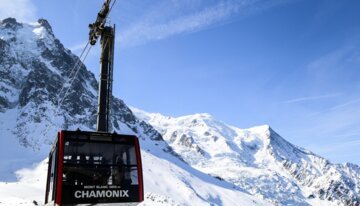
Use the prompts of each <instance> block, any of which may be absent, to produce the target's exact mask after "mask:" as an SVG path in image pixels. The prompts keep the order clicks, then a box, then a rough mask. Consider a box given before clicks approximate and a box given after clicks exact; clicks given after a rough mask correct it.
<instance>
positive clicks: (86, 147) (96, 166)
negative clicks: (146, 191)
mask: <svg viewBox="0 0 360 206" xmlns="http://www.w3.org/2000/svg"><path fill="white" fill-rule="evenodd" d="M64 145H65V146H64V159H63V178H62V180H63V181H62V182H63V187H64V189H63V195H62V196H63V203H73V202H77V203H82V202H83V203H88V202H99V203H108V202H119V199H122V200H123V201H124V202H127V201H131V198H133V197H135V198H137V197H138V193H139V182H138V171H137V161H136V151H135V146H134V145H132V144H120V143H117V142H91V141H84V140H70V141H65V143H64ZM115 199H116V201H115Z"/></svg>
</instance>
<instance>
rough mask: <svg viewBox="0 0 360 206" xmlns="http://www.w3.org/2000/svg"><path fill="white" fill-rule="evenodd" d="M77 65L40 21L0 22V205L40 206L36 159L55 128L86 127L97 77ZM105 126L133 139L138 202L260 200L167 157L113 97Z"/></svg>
mask: <svg viewBox="0 0 360 206" xmlns="http://www.w3.org/2000/svg"><path fill="white" fill-rule="evenodd" d="M77 62H78V57H76V56H75V55H73V54H72V53H71V51H70V50H68V49H66V48H64V47H63V45H62V44H61V43H60V41H59V40H58V39H56V37H55V36H54V34H53V33H52V29H51V26H50V24H49V23H48V22H47V21H46V20H44V19H41V20H39V21H38V22H36V23H33V24H22V23H19V22H17V21H16V20H15V19H13V18H8V19H5V20H2V21H0V74H1V75H0V134H1V136H0V147H1V148H0V205H34V204H43V200H44V194H45V191H44V189H45V178H46V167H47V161H46V160H44V159H45V158H46V157H47V155H48V152H49V150H50V145H51V143H52V141H53V138H54V137H55V134H56V133H57V131H58V130H59V129H69V130H74V129H77V128H80V129H82V130H90V131H91V130H94V127H95V123H96V110H97V106H96V105H97V92H96V91H97V81H96V79H95V77H94V75H93V74H92V73H91V72H89V71H88V70H87V69H86V68H85V66H84V65H83V64H82V63H81V62H80V64H79V65H80V66H79V71H78V72H74V70H72V69H73V68H75V65H76V64H77ZM74 73H77V76H74V75H73V74H74ZM72 78H74V81H73V83H72V84H70V83H71V82H72V81H71V79H72ZM67 90H69V93H66V92H65V91H67ZM61 99H64V101H63V102H62V101H59V100H61ZM60 102H62V104H60ZM111 127H112V130H113V131H115V132H117V133H126V134H136V135H137V136H138V137H139V138H140V144H141V147H142V156H143V163H144V166H143V168H144V180H145V192H146V195H145V197H146V201H145V203H143V204H144V205H194V204H196V205H234V204H237V203H241V205H266V203H265V202H263V201H261V200H258V199H257V198H256V197H252V196H251V195H249V194H246V193H244V192H243V191H241V190H239V189H238V188H237V187H235V186H234V185H233V184H231V183H228V182H225V181H221V180H218V179H216V178H214V177H212V176H209V175H207V174H205V173H202V172H200V171H198V170H196V169H194V168H192V167H191V166H189V165H188V164H186V163H185V162H183V161H181V160H180V158H179V157H178V156H174V153H173V151H172V149H171V147H169V145H168V144H167V143H166V142H165V141H163V139H162V136H161V134H160V133H158V132H157V131H156V130H155V129H154V128H153V127H152V126H151V125H149V124H148V123H146V122H144V121H142V120H140V119H139V118H137V117H136V116H134V115H133V113H132V112H131V110H130V109H129V108H128V107H127V106H126V105H125V103H124V102H123V101H121V100H120V99H118V98H116V97H115V98H114V99H113V101H112V119H111ZM39 162H40V163H39ZM36 163H38V164H36ZM34 164H35V165H34ZM21 168H22V169H21Z"/></svg>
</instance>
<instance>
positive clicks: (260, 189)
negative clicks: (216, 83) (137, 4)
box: [132, 108, 360, 205]
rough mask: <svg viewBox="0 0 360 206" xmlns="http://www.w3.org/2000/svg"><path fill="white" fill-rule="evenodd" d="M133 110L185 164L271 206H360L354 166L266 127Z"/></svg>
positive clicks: (203, 116)
mask: <svg viewBox="0 0 360 206" xmlns="http://www.w3.org/2000/svg"><path fill="white" fill-rule="evenodd" d="M132 110H133V112H134V113H135V115H136V116H138V117H139V118H140V119H143V120H144V121H147V122H148V123H150V124H151V125H153V126H154V127H155V128H156V129H157V130H158V131H159V132H160V133H161V134H162V135H163V138H164V140H165V141H167V143H168V144H169V145H170V146H171V147H172V148H173V149H174V151H175V152H176V153H177V154H179V155H180V156H181V157H182V158H183V159H184V160H185V161H186V162H187V163H188V164H189V165H191V166H193V167H194V168H196V169H198V170H200V171H203V172H204V173H207V174H210V175H212V176H215V177H218V178H219V179H224V180H226V181H228V182H231V183H233V184H235V185H236V186H238V187H240V188H242V189H244V190H245V191H246V192H248V193H250V194H253V195H254V196H257V197H260V198H263V199H265V200H267V201H269V202H271V203H273V204H276V205H277V204H278V205H311V204H314V202H316V204H323V205H359V204H360V172H359V171H360V170H359V168H360V167H359V166H358V165H354V164H350V163H347V164H343V165H336V164H331V163H330V162H329V161H328V160H326V159H324V158H322V157H320V156H318V155H316V154H314V153H312V152H310V151H307V150H305V149H303V148H299V147H297V146H295V145H292V144H291V143H289V142H287V141H286V140H285V139H283V138H282V137H281V136H280V135H278V134H277V133H276V132H275V131H273V130H272V129H271V128H270V127H269V126H268V125H263V126H258V127H253V128H249V129H239V128H236V127H234V126H230V125H227V124H225V123H223V122H220V121H218V120H216V119H214V118H213V117H212V116H211V115H209V114H195V115H188V116H183V117H178V118H173V117H167V116H163V115H161V114H158V113H147V112H144V111H141V110H139V109H136V108H132ZM328 201H330V203H329V202H328Z"/></svg>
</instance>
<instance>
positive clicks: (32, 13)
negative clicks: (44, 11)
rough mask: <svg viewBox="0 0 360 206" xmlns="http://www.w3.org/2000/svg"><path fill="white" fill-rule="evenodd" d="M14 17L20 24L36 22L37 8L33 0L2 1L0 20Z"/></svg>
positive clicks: (0, 4)
mask: <svg viewBox="0 0 360 206" xmlns="http://www.w3.org/2000/svg"><path fill="white" fill-rule="evenodd" d="M8 17H14V18H16V19H17V20H18V21H20V22H33V21H34V20H36V8H35V6H34V4H33V3H32V2H31V0H1V1H0V19H5V18H8Z"/></svg>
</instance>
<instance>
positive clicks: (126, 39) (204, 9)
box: [118, 0, 287, 47]
mask: <svg viewBox="0 0 360 206" xmlns="http://www.w3.org/2000/svg"><path fill="white" fill-rule="evenodd" d="M169 2H171V3H169ZM209 2H210V1H200V0H198V1H195V3H192V4H190V3H189V1H183V2H182V1H167V3H162V4H160V5H156V6H154V7H151V8H150V9H149V10H148V11H147V13H146V14H145V15H144V16H143V17H142V18H138V19H137V21H135V23H134V24H133V25H132V26H130V27H128V28H126V29H125V30H123V31H122V32H121V33H120V35H119V37H118V41H119V42H121V43H122V45H123V46H122V47H130V46H133V45H138V44H142V43H145V42H149V41H155V40H160V39H164V38H167V37H170V36H173V35H176V34H184V33H191V32H196V31H199V30H203V29H206V28H209V27H213V26H216V25H219V24H222V23H227V22H230V21H232V18H233V17H235V16H236V17H239V16H246V15H250V14H253V13H256V12H259V11H262V10H265V9H268V8H270V7H273V6H274V5H277V4H279V3H283V2H287V1H272V0H270V1H262V0H222V1H217V2H216V3H213V4H211V3H210V5H209Z"/></svg>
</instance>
